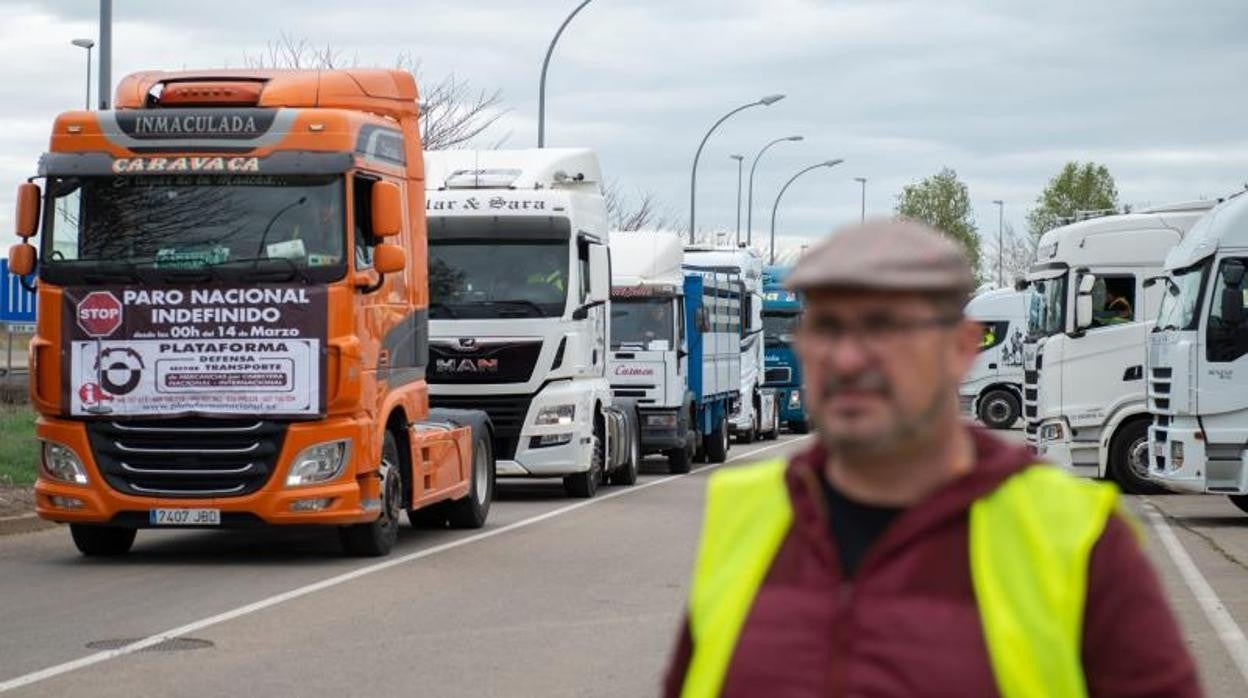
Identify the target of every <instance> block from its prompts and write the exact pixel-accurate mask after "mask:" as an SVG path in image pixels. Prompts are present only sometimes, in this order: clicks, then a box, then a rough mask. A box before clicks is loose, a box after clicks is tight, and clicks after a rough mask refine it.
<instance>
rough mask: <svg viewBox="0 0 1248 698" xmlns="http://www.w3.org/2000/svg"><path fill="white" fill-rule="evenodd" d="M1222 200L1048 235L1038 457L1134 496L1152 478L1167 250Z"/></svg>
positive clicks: (1035, 403)
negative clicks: (1151, 388)
mask: <svg viewBox="0 0 1248 698" xmlns="http://www.w3.org/2000/svg"><path fill="white" fill-rule="evenodd" d="M1214 204H1215V202H1213V201H1194V202H1185V203H1178V204H1171V205H1166V206H1158V207H1155V208H1150V209H1145V210H1143V211H1140V212H1138V213H1131V214H1123V215H1111V216H1105V217H1101V218H1094V219H1091V220H1085V221H1081V222H1078V223H1073V224H1071V225H1067V226H1064V227H1061V228H1057V229H1054V230H1051V231H1049V232H1047V233H1045V234H1044V236H1043V237H1042V238H1041V239H1040V243H1039V247H1038V258H1037V262H1036V264H1035V265H1034V266H1033V267H1032V269H1031V270H1030V272H1029V273H1028V276H1027V282H1028V284H1029V286H1030V297H1029V301H1028V302H1029V306H1028V336H1027V338H1026V344H1025V345H1024V363H1025V367H1024V386H1023V391H1024V395H1023V400H1024V417H1025V419H1026V420H1027V423H1026V436H1027V440H1028V442H1029V443H1031V444H1033V446H1034V447H1035V449H1036V451H1037V453H1038V454H1039V455H1041V456H1043V457H1044V458H1047V459H1049V460H1051V461H1053V462H1055V463H1058V464H1059V465H1062V466H1064V467H1066V468H1069V469H1071V470H1073V471H1074V472H1076V473H1079V474H1082V475H1086V476H1089V477H1102V478H1112V479H1114V480H1115V481H1117V482H1118V484H1119V485H1121V486H1122V487H1123V489H1125V490H1127V491H1129V492H1136V493H1145V492H1150V491H1154V490H1156V485H1155V484H1154V483H1152V482H1150V480H1149V477H1148V427H1149V424H1150V423H1151V421H1152V418H1151V417H1150V415H1149V413H1148V407H1147V403H1146V396H1145V387H1144V386H1145V381H1144V361H1145V354H1146V343H1147V338H1148V333H1149V331H1150V329H1151V328H1152V326H1153V321H1154V320H1155V318H1156V316H1157V309H1158V306H1159V304H1160V302H1161V288H1160V287H1158V286H1156V285H1154V284H1149V283H1146V282H1148V281H1149V279H1151V278H1153V277H1156V276H1159V275H1160V274H1161V273H1162V269H1161V265H1162V262H1163V260H1164V259H1165V257H1166V254H1167V253H1168V252H1169V251H1170V249H1171V248H1173V247H1174V246H1175V245H1177V244H1178V243H1179V242H1180V241H1181V240H1182V239H1183V237H1184V236H1185V235H1186V234H1187V232H1188V231H1189V230H1191V228H1192V226H1194V225H1195V224H1196V222H1197V221H1198V220H1200V218H1201V217H1203V216H1204V215H1205V214H1206V213H1207V212H1208V210H1209V209H1210V208H1212V207H1213V205H1214Z"/></svg>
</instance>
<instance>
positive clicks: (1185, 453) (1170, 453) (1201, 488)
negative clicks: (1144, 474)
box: [1148, 425, 1248, 494]
mask: <svg viewBox="0 0 1248 698" xmlns="http://www.w3.org/2000/svg"><path fill="white" fill-rule="evenodd" d="M1197 433H1198V430H1197V429H1196V428H1183V427H1176V426H1174V425H1170V426H1169V427H1167V428H1165V429H1164V430H1159V429H1158V428H1157V427H1156V426H1151V427H1149V429H1148V436H1149V438H1148V458H1149V476H1150V477H1151V479H1153V480H1154V481H1156V482H1157V483H1158V484H1160V485H1161V486H1162V487H1165V488H1167V489H1171V490H1174V491H1176V492H1189V493H1194V494H1206V493H1208V494H1248V467H1245V463H1244V458H1245V455H1246V453H1245V451H1244V449H1243V448H1242V447H1240V446H1238V445H1236V444H1208V443H1206V442H1205V441H1204V440H1203V439H1200V438H1197ZM1162 436H1164V440H1161V437H1162Z"/></svg>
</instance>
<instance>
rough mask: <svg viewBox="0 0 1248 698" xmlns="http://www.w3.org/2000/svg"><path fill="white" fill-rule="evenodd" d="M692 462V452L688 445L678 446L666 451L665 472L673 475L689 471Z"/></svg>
mask: <svg viewBox="0 0 1248 698" xmlns="http://www.w3.org/2000/svg"><path fill="white" fill-rule="evenodd" d="M692 463H693V454H692V453H690V451H689V447H688V446H686V447H685V448H678V449H675V450H672V451H668V452H667V472H669V473H671V474H673V475H684V474H685V473H687V472H689V470H690V469H691V466H692Z"/></svg>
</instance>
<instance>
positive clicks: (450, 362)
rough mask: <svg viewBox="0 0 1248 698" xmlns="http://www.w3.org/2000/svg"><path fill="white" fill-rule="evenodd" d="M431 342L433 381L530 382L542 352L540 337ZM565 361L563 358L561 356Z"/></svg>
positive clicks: (457, 383)
mask: <svg viewBox="0 0 1248 698" xmlns="http://www.w3.org/2000/svg"><path fill="white" fill-rule="evenodd" d="M465 341H466V342H467V344H459V343H451V342H442V341H439V342H430V343H429V374H428V377H427V379H426V380H428V381H429V383H430V384H446V385H464V384H468V385H472V384H477V385H479V384H482V383H491V384H495V383H527V382H529V380H531V379H532V378H533V370H534V369H535V368H536V367H537V360H538V358H539V357H540V356H541V353H542V341H541V340H540V339H534V340H524V341H515V342H480V343H474V342H470V341H468V340H465ZM561 361H562V359H561Z"/></svg>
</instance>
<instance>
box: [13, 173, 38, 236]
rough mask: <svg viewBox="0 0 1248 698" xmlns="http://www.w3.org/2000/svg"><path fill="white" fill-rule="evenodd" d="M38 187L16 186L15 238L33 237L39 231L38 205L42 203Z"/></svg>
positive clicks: (30, 185)
mask: <svg viewBox="0 0 1248 698" xmlns="http://www.w3.org/2000/svg"><path fill="white" fill-rule="evenodd" d="M42 200H43V199H42V194H41V192H40V191H39V185H38V184H34V183H33V182H22V183H21V184H19V185H17V218H16V223H17V226H16V228H17V236H18V237H20V238H22V239H23V240H26V239H29V238H32V237H34V236H35V232H36V231H38V229H39V203H40V202H41V201H42Z"/></svg>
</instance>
